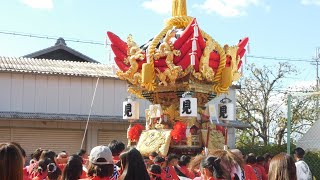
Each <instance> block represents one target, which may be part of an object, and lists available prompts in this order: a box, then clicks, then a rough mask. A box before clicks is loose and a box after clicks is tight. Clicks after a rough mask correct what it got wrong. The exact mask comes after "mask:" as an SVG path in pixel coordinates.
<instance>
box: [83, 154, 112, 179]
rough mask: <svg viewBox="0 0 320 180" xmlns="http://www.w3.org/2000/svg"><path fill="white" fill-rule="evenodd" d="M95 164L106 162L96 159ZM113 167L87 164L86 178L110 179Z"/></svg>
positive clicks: (110, 165) (102, 159)
mask: <svg viewBox="0 0 320 180" xmlns="http://www.w3.org/2000/svg"><path fill="white" fill-rule="evenodd" d="M97 162H106V160H105V159H104V158H99V159H97ZM113 170H114V166H113V164H101V165H99V164H92V163H90V164H89V167H88V176H91V177H92V176H94V175H96V176H98V177H100V178H103V177H110V176H112V174H113Z"/></svg>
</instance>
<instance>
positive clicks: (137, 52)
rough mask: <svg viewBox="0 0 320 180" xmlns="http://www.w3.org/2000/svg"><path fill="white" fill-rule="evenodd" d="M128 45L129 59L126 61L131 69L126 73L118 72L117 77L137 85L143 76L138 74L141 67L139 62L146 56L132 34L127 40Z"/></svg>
mask: <svg viewBox="0 0 320 180" xmlns="http://www.w3.org/2000/svg"><path fill="white" fill-rule="evenodd" d="M127 45H128V52H127V55H128V57H127V58H126V59H125V62H127V63H129V64H130V67H129V69H128V70H127V71H126V72H123V71H118V72H117V75H118V76H119V78H120V79H124V80H128V81H129V82H130V83H132V84H137V83H140V82H141V74H140V73H139V72H137V71H138V67H139V65H138V63H137V60H143V59H144V54H142V51H141V49H140V48H139V47H138V45H137V44H136V42H134V40H133V38H132V35H131V34H130V35H129V36H128V38H127Z"/></svg>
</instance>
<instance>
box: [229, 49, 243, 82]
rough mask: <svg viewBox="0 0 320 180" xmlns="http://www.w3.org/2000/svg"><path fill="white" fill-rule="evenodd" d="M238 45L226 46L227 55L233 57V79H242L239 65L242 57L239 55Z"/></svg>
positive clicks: (231, 65)
mask: <svg viewBox="0 0 320 180" xmlns="http://www.w3.org/2000/svg"><path fill="white" fill-rule="evenodd" d="M238 49H239V47H238V46H231V47H229V46H228V45H226V46H225V51H226V53H227V56H230V58H231V64H230V67H231V69H232V81H237V80H239V79H240V77H241V74H240V73H239V72H238V65H239V63H240V57H239V56H238Z"/></svg>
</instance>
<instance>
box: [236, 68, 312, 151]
mask: <svg viewBox="0 0 320 180" xmlns="http://www.w3.org/2000/svg"><path fill="white" fill-rule="evenodd" d="M246 70H247V71H249V73H248V75H247V76H246V77H244V79H243V80H242V82H241V89H240V90H239V91H238V94H237V116H238V118H239V119H240V120H242V121H243V122H245V123H248V124H250V125H251V127H252V128H251V129H248V130H245V131H243V132H242V134H241V135H240V137H239V138H238V139H239V143H240V144H242V145H247V146H252V145H256V144H257V143H262V144H263V145H267V144H268V143H269V141H270V140H271V141H273V143H275V144H277V145H281V144H282V143H283V142H284V138H285V135H286V133H287V132H286V130H287V129H286V127H287V118H286V116H287V108H286V105H287V96H286V94H287V92H288V91H284V90H281V89H283V88H285V85H284V83H283V82H284V80H286V78H288V77H289V76H290V75H295V74H296V70H295V69H294V68H293V67H292V66H291V65H290V64H288V63H279V64H278V65H277V66H272V67H268V66H263V67H262V68H259V67H257V66H255V65H254V64H250V65H248V66H247V68H246ZM286 88H288V87H286ZM292 107H293V108H292V109H293V116H292V117H293V118H292V132H293V134H295V135H296V136H297V134H299V133H303V132H305V129H306V126H310V125H312V123H313V121H314V119H315V114H316V113H315V111H316V108H312V107H315V101H314V98H312V97H304V98H294V101H293V103H292Z"/></svg>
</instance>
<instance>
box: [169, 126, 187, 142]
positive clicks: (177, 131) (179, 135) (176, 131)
mask: <svg viewBox="0 0 320 180" xmlns="http://www.w3.org/2000/svg"><path fill="white" fill-rule="evenodd" d="M186 130H187V126H186V125H185V124H184V123H183V122H176V124H175V125H174V126H173V130H172V131H171V137H172V139H173V140H174V141H175V142H176V143H178V142H180V141H181V140H183V139H186V138H187V135H186Z"/></svg>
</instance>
